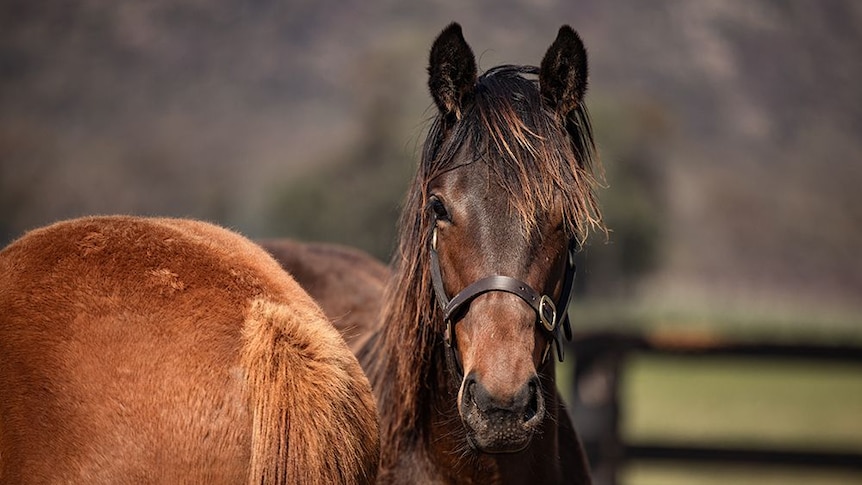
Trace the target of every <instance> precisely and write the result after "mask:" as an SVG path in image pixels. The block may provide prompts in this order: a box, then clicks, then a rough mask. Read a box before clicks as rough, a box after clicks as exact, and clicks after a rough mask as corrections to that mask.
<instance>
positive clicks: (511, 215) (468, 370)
mask: <svg viewBox="0 0 862 485" xmlns="http://www.w3.org/2000/svg"><path fill="white" fill-rule="evenodd" d="M488 170H489V168H488V166H487V164H486V163H484V162H481V161H480V162H475V163H469V164H464V165H462V166H460V168H458V169H456V170H452V171H449V172H447V173H445V174H442V175H441V176H439V177H438V178H437V179H435V181H434V183H433V184H432V185H431V186H430V190H429V193H430V198H429V200H430V202H429V211H430V216H431V217H433V218H434V219H435V220H436V222H435V224H436V232H437V235H436V237H437V243H436V248H437V252H438V256H439V259H440V266H441V270H442V274H443V275H445V277H444V278H443V279H444V286H445V289H446V292H447V294H449V295H455V294H457V293H458V292H459V291H461V290H462V289H463V288H465V287H466V286H467V285H469V284H471V283H472V282H474V281H477V280H479V279H480V278H483V277H486V276H489V275H495V274H499V275H506V276H511V277H513V278H517V279H520V280H521V281H523V282H525V283H527V284H528V285H530V286H532V287H533V288H535V289H536V290H538V291H541V292H543V294H546V295H552V296H553V297H554V298H557V297H558V296H559V293H560V291H561V288H560V286H561V284H562V276H563V271H564V267H565V255H566V248H567V237H566V235H565V234H564V231H563V229H562V225H563V224H562V217H563V216H562V211H561V210H560V211H551V212H549V213H547V214H538V215H537V216H536V217H537V220H538V224H535V225H534V229H532V230H530V231H528V230H526V229H525V228H524V223H523V221H522V218H521V217H520V216H519V215H518V214H516V213H515V211H514V210H513V209H512V208H511V207H510V204H509V203H508V202H507V195H506V194H505V193H504V192H503V191H502V190H500V189H499V187H495V186H494V185H493V184H489V179H488ZM536 318H537V316H536V312H535V311H534V310H533V309H532V308H531V307H530V306H529V305H528V304H527V303H525V302H524V301H523V300H522V299H520V298H519V297H517V296H515V295H513V294H510V293H506V292H500V291H492V292H488V293H484V294H481V295H479V296H478V297H476V298H475V299H473V300H472V301H471V302H470V303H469V305H468V306H467V307H466V308H465V309H463V310H461V311H460V312H459V314H457V315H455V316H454V317H453V332H454V335H453V340H454V345H455V347H456V350H455V355H456V358H457V361H458V362H457V363H456V365H457V366H459V367H460V369H453V370H455V371H458V370H460V371H462V372H461V373H459V372H455V373H454V374H455V375H459V374H461V375H463V379H462V382H461V384H460V390H459V393H458V409H459V412H460V414H461V418H462V421H463V423H464V425H465V428H466V430H467V437H468V441H469V443H470V444H471V445H472V446H474V447H475V448H477V449H478V450H481V451H485V452H513V451H519V450H521V449H523V448H525V447H526V446H527V445H529V443H530V440H531V438H532V436H533V434H534V433H535V431H536V430H537V429H538V427H539V426H540V425H541V423H542V420H543V418H544V413H545V405H544V401H545V399H544V396H543V392H542V389H541V386H540V384H539V378H538V369H539V367H540V366H541V365H542V363H543V357H544V354H545V352H546V350H547V348H548V345H549V344H550V341H549V337H548V335H547V334H546V333H544V331H543V330H542V327H541V325H537V320H536ZM549 360H550V359H549Z"/></svg>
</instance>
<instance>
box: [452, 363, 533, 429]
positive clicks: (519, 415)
mask: <svg viewBox="0 0 862 485" xmlns="http://www.w3.org/2000/svg"><path fill="white" fill-rule="evenodd" d="M462 405H466V406H467V407H471V406H475V408H476V410H478V411H479V412H480V413H482V414H484V415H485V416H491V415H499V416H501V417H504V419H506V420H510V421H513V422H518V423H520V424H524V425H528V424H530V423H531V422H533V421H536V420H538V421H541V419H542V417H543V414H544V399H543V397H542V393H541V390H540V389H539V378H538V376H533V377H532V378H531V379H529V380H528V381H527V382H526V383H525V384H524V385H523V386H522V387H521V388H520V389H519V390H518V391H517V392H516V393H514V394H513V395H510V396H495V395H493V394H491V393H490V392H489V391H488V389H487V388H486V387H485V386H484V385H483V384H482V382H481V381H480V380H478V379H477V378H476V376H475V374H473V373H471V374H470V375H469V376H467V378H466V379H465V383H464V395H463V397H462Z"/></svg>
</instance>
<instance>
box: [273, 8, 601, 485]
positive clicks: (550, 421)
mask: <svg viewBox="0 0 862 485" xmlns="http://www.w3.org/2000/svg"><path fill="white" fill-rule="evenodd" d="M536 75H538V79H536V78H535V76H536ZM586 78H587V64H586V51H585V50H584V47H583V44H582V42H581V40H580V38H579V37H578V36H577V34H576V33H575V32H574V31H573V30H572V29H571V28H569V27H568V26H564V27H563V28H561V29H560V31H559V33H558V35H557V38H556V40H555V41H554V43H553V44H552V45H551V47H550V48H549V49H548V51H547V53H546V55H545V57H544V59H543V61H542V63H541V67H540V68H534V67H529V66H500V67H497V68H493V69H491V70H489V71H487V72H486V73H484V74H483V75H481V76H478V75H477V69H476V63H475V58H474V56H473V52H472V50H471V49H470V47H469V46H468V45H467V43H466V42H465V40H464V37H463V35H462V32H461V28H460V26H458V25H457V24H452V25H450V26H449V27H448V28H447V29H445V30H444V31H443V32H442V33H441V34H440V36H439V37H438V38H437V40H436V41H435V42H434V44H433V46H432V48H431V56H430V65H429V87H430V89H431V95H432V98H433V99H434V101H435V103H436V105H437V107H438V110H439V112H438V116H437V118H436V119H435V120H434V122H433V125H432V126H431V129H430V132H429V135H428V138H427V140H426V142H425V145H424V149H423V155H422V161H421V163H420V165H419V170H418V172H417V174H416V178H415V179H414V182H413V185H412V186H411V188H410V191H409V194H408V196H407V201H406V203H405V204H404V210H403V212H402V217H401V222H400V234H399V237H400V241H399V245H398V250H397V253H396V254H395V256H394V258H393V264H392V268H393V270H392V276H391V278H390V279H389V283H388V285H387V287H386V290H385V291H384V292H382V293H380V292H377V291H369V292H364V293H361V292H359V291H351V289H350V285H351V284H353V283H357V284H360V285H361V284H364V283H362V282H363V281H366V276H367V275H374V274H379V273H381V272H382V270H380V268H379V267H376V263H372V262H369V261H368V260H367V258H366V259H362V260H359V259H357V258H346V257H342V256H340V254H341V253H340V252H339V251H337V250H330V251H329V254H330V257H329V258H326V257H319V258H313V257H312V258H307V257H302V258H296V257H293V258H287V259H285V258H282V261H281V262H282V263H283V264H284V265H285V267H286V268H288V269H289V270H290V271H292V272H294V273H295V274H296V275H299V281H300V283H301V284H304V283H305V281H306V279H308V281H315V280H319V279H321V278H329V279H334V280H339V281H340V283H339V284H338V285H336V286H338V290H337V291H329V289H328V288H331V287H327V286H319V285H318V286H314V287H312V286H311V285H309V290H310V292H311V294H312V296H314V297H315V298H316V299H317V300H318V301H319V302H320V303H321V305H322V307H323V308H324V311H326V312H328V314H329V315H330V316H331V317H332V318H333V319H336V324H337V325H338V322H337V316H338V315H340V314H342V313H343V312H344V311H345V310H346V309H347V308H346V306H351V307H353V308H358V307H361V306H362V305H363V304H364V305H366V308H365V309H364V310H362V312H358V313H360V314H361V315H369V314H373V313H374V311H372V310H370V309H371V308H379V309H378V310H377V311H379V312H380V318H379V321H378V322H377V323H375V324H373V326H372V325H371V324H368V323H366V322H362V321H353V320H350V319H345V320H344V322H345V323H346V324H347V326H349V329H348V331H350V332H355V331H356V329H362V328H369V327H373V330H371V334H370V335H369V336H366V337H364V338H358V339H356V342H357V343H362V346H361V349H359V352H358V354H359V357H360V362H361V363H362V365H363V368H364V369H365V370H366V372H367V373H368V375H369V378H370V379H371V382H372V386H373V388H374V391H375V395H376V397H377V400H378V401H377V403H378V410H379V413H380V422H381V468H380V472H379V476H378V483H405V484H407V483H409V484H413V483H524V484H539V483H541V484H549V483H574V484H585V483H589V482H590V478H589V473H588V465H587V463H586V459H585V456H584V453H583V450H582V447H581V445H580V442H579V440H578V438H577V435H576V433H575V430H574V429H573V427H572V423H571V421H570V419H569V416H568V414H567V412H566V410H565V407H564V405H563V402H562V400H561V398H560V395H559V393H558V392H557V389H556V385H555V380H554V379H555V378H554V364H553V362H552V358H549V355H553V351H552V350H551V349H552V348H553V347H555V346H557V345H558V344H559V340H560V337H561V333H562V332H561V328H566V327H567V325H568V321H567V315H566V308H567V302H568V297H569V295H570V291H569V290H570V287H571V279H572V277H573V274H574V266H573V263H572V252H573V251H574V250H575V249H576V248H577V244H578V242H579V241H581V240H583V238H584V237H586V234H587V232H588V230H589V228H590V227H598V228H601V227H602V224H601V217H600V215H599V212H598V208H597V205H596V202H595V197H594V194H593V190H594V185H595V183H594V179H593V177H592V170H593V168H594V164H593V153H594V151H593V150H594V143H593V139H592V132H591V128H590V124H589V119H588V116H587V112H586V109H585V107H584V105H583V96H584V93H585V90H586ZM269 247H274V244H273V243H270V246H269ZM296 247H297V246H295V245H294V248H296ZM275 249H277V248H275ZM294 250H296V249H294ZM298 251H300V252H301V251H306V252H307V253H308V254H312V255H313V254H315V253H317V254H322V253H320V252H319V251H315V249H314V246H313V245H306V246H299V249H298ZM274 252H276V254H278V253H277V251H274ZM294 254H296V253H294ZM327 273H328V274H329V276H326V274H327ZM357 289H358V288H357ZM347 295H354V296H357V297H360V296H361V298H363V300H362V301H359V300H354V301H352V302H350V304H349V305H346V306H345V304H344V303H343V299H344V298H346V297H347ZM363 301H364V303H363ZM360 318H364V317H360ZM557 348H558V349H559V348H560V347H557ZM560 357H561V358H562V355H560Z"/></svg>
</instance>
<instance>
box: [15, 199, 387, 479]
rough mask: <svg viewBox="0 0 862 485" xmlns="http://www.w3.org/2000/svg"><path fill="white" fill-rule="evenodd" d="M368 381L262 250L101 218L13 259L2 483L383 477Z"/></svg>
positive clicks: (192, 230)
mask: <svg viewBox="0 0 862 485" xmlns="http://www.w3.org/2000/svg"><path fill="white" fill-rule="evenodd" d="M377 460H378V430H377V417H376V409H375V405H374V399H373V396H372V394H371V391H370V387H369V385H368V381H367V379H366V378H365V376H364V374H363V373H362V371H361V369H360V368H359V365H358V363H357V361H356V359H355V358H354V357H353V354H352V353H351V352H350V351H349V349H348V348H347V347H346V345H345V343H344V341H343V339H342V338H341V337H340V336H339V335H338V333H337V332H336V331H335V330H334V328H333V327H332V326H331V325H330V323H329V322H328V321H327V320H326V319H325V317H324V316H323V313H322V312H321V310H320V309H319V308H318V306H317V305H316V304H315V303H314V301H312V300H311V298H310V297H309V296H308V295H307V294H306V293H305V292H304V291H303V290H302V289H300V287H299V286H298V285H297V284H296V283H295V282H294V281H293V279H292V278H291V277H290V276H289V275H287V273H285V272H284V271H283V270H282V269H281V268H280V267H279V265H278V264H277V263H276V262H275V261H273V260H272V258H271V257H270V256H269V255H268V254H267V253H266V252H265V251H263V250H262V249H260V248H259V247H257V246H256V245H254V244H253V243H251V242H249V241H248V240H246V239H245V238H243V237H241V236H239V235H237V234H234V233H232V232H230V231H227V230H225V229H222V228H219V227H216V226H213V225H210V224H206V223H202V222H196V221H188V220H178V219H144V218H133V217H121V216H118V217H93V218H85V219H77V220H73V221H68V222H62V223H58V224H55V225H52V226H49V227H46V228H42V229H38V230H35V231H32V232H30V233H28V234H27V235H25V236H24V237H22V238H21V239H19V240H18V241H16V242H14V243H12V244H11V245H10V246H8V247H7V248H5V249H4V250H3V251H2V252H0V483H4V484H7V483H10V484H11V483H60V482H62V483H369V482H373V480H374V478H375V474H376V467H377Z"/></svg>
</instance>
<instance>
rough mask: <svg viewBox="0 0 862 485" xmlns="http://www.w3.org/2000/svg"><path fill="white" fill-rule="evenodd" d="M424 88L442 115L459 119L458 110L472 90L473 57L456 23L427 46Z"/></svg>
mask: <svg viewBox="0 0 862 485" xmlns="http://www.w3.org/2000/svg"><path fill="white" fill-rule="evenodd" d="M428 87H429V88H430V90H431V97H433V98H434V102H435V103H437V107H438V108H440V112H441V113H443V114H444V115H450V114H454V115H455V116H456V117H457V118H460V117H461V111H462V108H464V107H465V106H466V104H467V103H468V102H469V100H470V99H471V98H472V95H473V91H474V89H475V88H476V57H475V56H474V55H473V50H472V49H470V46H469V45H467V41H465V40H464V34H462V33H461V26H460V25H458V24H457V23H454V22H453V23H452V24H450V25H449V26H448V27H446V28H445V29H444V30H443V32H440V35H439V36H437V40H435V41H434V45H432V46H431V56H430V62H429V65H428Z"/></svg>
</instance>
